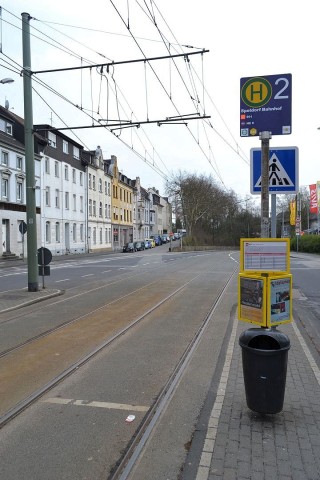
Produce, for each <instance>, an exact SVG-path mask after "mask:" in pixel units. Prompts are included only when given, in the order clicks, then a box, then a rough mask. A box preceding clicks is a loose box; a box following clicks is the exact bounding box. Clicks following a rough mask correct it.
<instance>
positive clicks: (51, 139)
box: [48, 132, 57, 148]
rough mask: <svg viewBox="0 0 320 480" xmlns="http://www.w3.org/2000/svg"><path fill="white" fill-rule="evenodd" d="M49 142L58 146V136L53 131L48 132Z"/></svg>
mask: <svg viewBox="0 0 320 480" xmlns="http://www.w3.org/2000/svg"><path fill="white" fill-rule="evenodd" d="M48 143H49V145H50V146H51V147H53V148H57V136H56V134H55V133H53V132H48Z"/></svg>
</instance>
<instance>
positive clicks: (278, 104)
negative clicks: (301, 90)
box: [240, 73, 292, 137]
mask: <svg viewBox="0 0 320 480" xmlns="http://www.w3.org/2000/svg"><path fill="white" fill-rule="evenodd" d="M291 92H292V75H291V73H286V74H282V75H267V76H264V77H247V78H241V79H240V136H241V137H255V136H257V135H259V133H261V132H271V134H272V135H289V134H290V133H291V130H292V125H291V100H292V94H291Z"/></svg>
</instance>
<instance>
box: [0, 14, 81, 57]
mask: <svg viewBox="0 0 320 480" xmlns="http://www.w3.org/2000/svg"><path fill="white" fill-rule="evenodd" d="M9 13H10V12H9ZM17 18H18V17H17ZM2 21H3V22H4V23H7V24H8V25H11V26H12V27H14V28H16V29H17V30H20V31H22V28H21V27H19V26H17V25H14V24H13V23H11V22H8V21H7V20H4V19H2ZM31 28H33V29H35V30H37V31H38V32H39V33H41V34H42V35H44V36H47V37H48V38H50V40H52V41H54V42H55V43H58V45H59V42H57V41H56V40H55V39H54V38H51V37H49V36H48V35H45V34H44V33H43V32H41V30H38V29H37V28H35V27H33V26H32V25H31ZM30 35H31V36H32V37H34V38H36V39H37V40H40V41H41V42H44V43H46V44H48V45H50V46H51V47H54V48H56V49H58V50H60V51H62V52H64V53H66V54H67V55H71V56H74V57H75V58H77V59H79V58H80V57H79V56H78V55H75V54H74V52H72V50H70V49H66V48H61V47H58V46H57V45H54V44H53V43H50V42H48V41H47V40H44V39H43V38H41V37H38V36H37V35H35V34H33V33H30Z"/></svg>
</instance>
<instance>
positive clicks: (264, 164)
mask: <svg viewBox="0 0 320 480" xmlns="http://www.w3.org/2000/svg"><path fill="white" fill-rule="evenodd" d="M270 138H271V133H270V132H267V131H265V132H261V133H260V140H261V238H269V237H270V234H269V140H270Z"/></svg>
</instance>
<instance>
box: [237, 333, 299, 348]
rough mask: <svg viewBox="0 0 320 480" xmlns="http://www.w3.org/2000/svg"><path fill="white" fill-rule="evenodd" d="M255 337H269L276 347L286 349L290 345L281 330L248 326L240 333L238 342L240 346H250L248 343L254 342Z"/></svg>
mask: <svg viewBox="0 0 320 480" xmlns="http://www.w3.org/2000/svg"><path fill="white" fill-rule="evenodd" d="M255 337H269V339H270V340H271V341H272V343H273V344H275V343H276V344H277V345H278V347H277V349H282V348H283V349H286V348H289V347H290V340H289V337H288V336H287V335H286V334H285V333H283V332H281V331H280V330H275V329H271V328H249V329H248V330H245V331H244V332H242V333H241V335H240V337H239V344H240V346H241V347H250V343H251V344H254V343H255V342H254V341H253V340H254V338H255ZM265 340H268V338H265Z"/></svg>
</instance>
